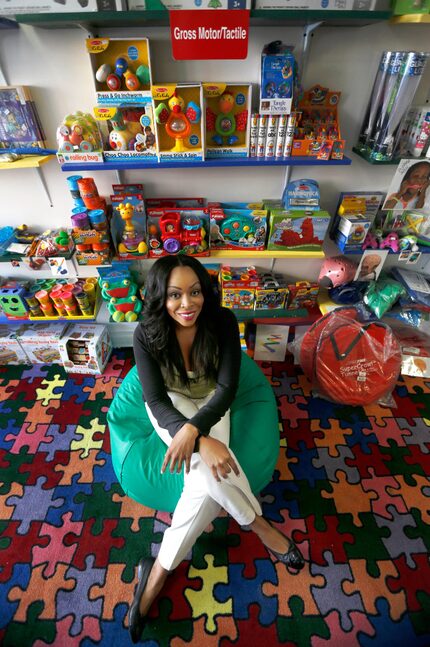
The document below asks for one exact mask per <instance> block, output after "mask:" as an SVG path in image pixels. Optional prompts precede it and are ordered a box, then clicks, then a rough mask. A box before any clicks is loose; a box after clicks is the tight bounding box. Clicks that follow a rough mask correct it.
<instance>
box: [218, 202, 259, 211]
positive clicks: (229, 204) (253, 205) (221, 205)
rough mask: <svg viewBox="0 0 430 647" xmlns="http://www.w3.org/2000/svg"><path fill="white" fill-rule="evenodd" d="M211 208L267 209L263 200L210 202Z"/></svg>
mask: <svg viewBox="0 0 430 647" xmlns="http://www.w3.org/2000/svg"><path fill="white" fill-rule="evenodd" d="M208 208H209V209H251V210H254V209H257V210H261V209H265V207H264V205H263V203H262V202H208Z"/></svg>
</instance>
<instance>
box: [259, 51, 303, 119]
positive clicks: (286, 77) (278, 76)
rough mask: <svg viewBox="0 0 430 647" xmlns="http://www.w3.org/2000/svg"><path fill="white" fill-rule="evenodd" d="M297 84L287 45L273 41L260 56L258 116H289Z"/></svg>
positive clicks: (293, 63)
mask: <svg viewBox="0 0 430 647" xmlns="http://www.w3.org/2000/svg"><path fill="white" fill-rule="evenodd" d="M296 83H297V63H296V60H295V58H294V55H293V53H292V48H291V47H290V46H289V45H284V43H282V42H281V41H279V40H277V41H273V42H271V43H268V44H267V45H265V46H264V49H263V52H262V56H261V83H260V107H259V112H260V114H272V115H279V114H287V115H288V114H290V112H291V109H292V100H293V94H294V91H295V90H297V88H295V87H294V86H295V84H296Z"/></svg>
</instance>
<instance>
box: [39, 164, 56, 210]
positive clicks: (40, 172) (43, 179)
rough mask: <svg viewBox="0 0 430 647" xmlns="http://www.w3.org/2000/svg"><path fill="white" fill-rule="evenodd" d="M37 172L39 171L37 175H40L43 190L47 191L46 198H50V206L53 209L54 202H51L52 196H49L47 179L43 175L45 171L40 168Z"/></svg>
mask: <svg viewBox="0 0 430 647" xmlns="http://www.w3.org/2000/svg"><path fill="white" fill-rule="evenodd" d="M36 170H37V173H38V175H39V180H40V181H41V183H42V186H43V188H44V190H45V194H46V196H47V198H48V202H49V206H50V207H52V200H51V196H50V195H49V190H48V185H47V184H46V180H45V177H44V175H43V171H42V169H41V168H40V166H38V167H37V169H36Z"/></svg>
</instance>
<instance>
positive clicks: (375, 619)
mask: <svg viewBox="0 0 430 647" xmlns="http://www.w3.org/2000/svg"><path fill="white" fill-rule="evenodd" d="M375 606H376V608H377V610H378V615H377V616H372V615H369V616H368V619H369V622H371V624H372V625H373V627H374V628H375V635H374V636H373V638H372V637H370V636H368V635H365V634H363V633H362V632H359V633H358V635H357V637H359V639H360V647H380V645H382V644H384V645H389V646H390V647H405V645H410V646H411V647H428V645H429V635H428V634H426V635H425V636H421V637H420V636H417V635H416V633H415V631H414V628H413V626H412V623H411V621H410V619H409V616H407V615H404V616H403V618H402V619H401V620H400V622H393V621H392V620H391V616H390V607H389V605H388V600H386V599H385V598H378V600H377V601H376V604H375ZM382 636H383V643H381V637H382Z"/></svg>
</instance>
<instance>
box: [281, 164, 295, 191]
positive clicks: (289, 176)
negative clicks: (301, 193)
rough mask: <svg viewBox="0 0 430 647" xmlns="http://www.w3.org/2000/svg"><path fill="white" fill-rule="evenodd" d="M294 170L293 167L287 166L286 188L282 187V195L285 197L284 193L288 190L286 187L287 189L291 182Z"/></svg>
mask: <svg viewBox="0 0 430 647" xmlns="http://www.w3.org/2000/svg"><path fill="white" fill-rule="evenodd" d="M292 169H293V167H292V166H286V167H285V176H284V186H283V187H282V193H281V195H283V193H284V191H285V189H286V187H287V184H288V183H289V182H290V180H291V173H292Z"/></svg>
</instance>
